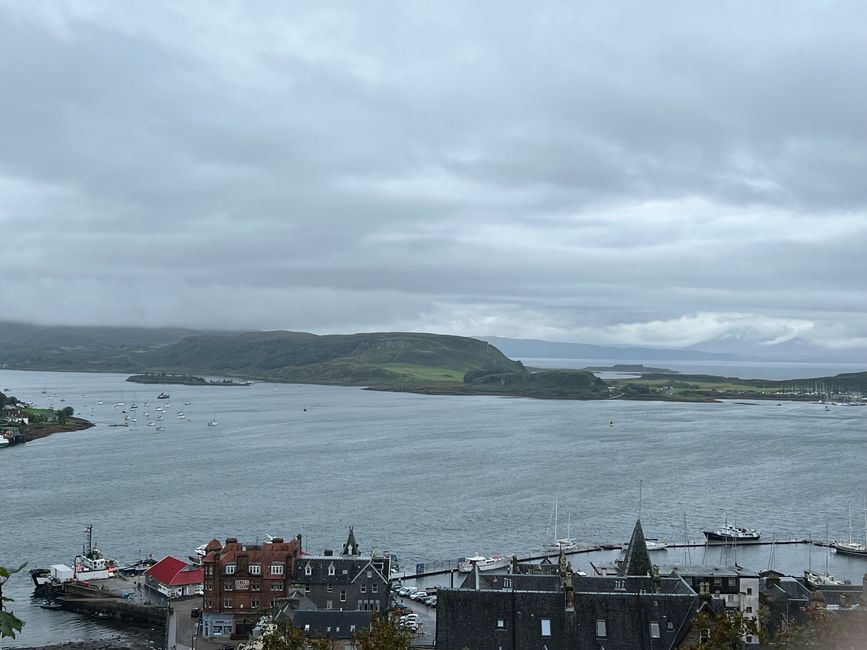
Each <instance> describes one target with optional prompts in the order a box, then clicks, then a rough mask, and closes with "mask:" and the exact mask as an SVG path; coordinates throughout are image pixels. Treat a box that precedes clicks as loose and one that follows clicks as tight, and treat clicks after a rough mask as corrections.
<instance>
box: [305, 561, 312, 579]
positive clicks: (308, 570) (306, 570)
mask: <svg viewBox="0 0 867 650" xmlns="http://www.w3.org/2000/svg"><path fill="white" fill-rule="evenodd" d="M304 575H306V576H309V575H313V567H312V566H310V565H309V564H308V565H307V566H306V567H304Z"/></svg>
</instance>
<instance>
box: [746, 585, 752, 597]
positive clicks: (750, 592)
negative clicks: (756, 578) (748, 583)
mask: <svg viewBox="0 0 867 650" xmlns="http://www.w3.org/2000/svg"><path fill="white" fill-rule="evenodd" d="M752 595H753V588H752V587H747V596H752Z"/></svg>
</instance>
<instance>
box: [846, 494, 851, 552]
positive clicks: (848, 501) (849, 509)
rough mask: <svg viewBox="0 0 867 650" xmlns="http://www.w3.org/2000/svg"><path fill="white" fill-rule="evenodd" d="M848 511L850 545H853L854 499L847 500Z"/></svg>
mask: <svg viewBox="0 0 867 650" xmlns="http://www.w3.org/2000/svg"><path fill="white" fill-rule="evenodd" d="M846 509H847V510H848V511H849V544H850V545H851V544H852V499H851V498H850V499H846Z"/></svg>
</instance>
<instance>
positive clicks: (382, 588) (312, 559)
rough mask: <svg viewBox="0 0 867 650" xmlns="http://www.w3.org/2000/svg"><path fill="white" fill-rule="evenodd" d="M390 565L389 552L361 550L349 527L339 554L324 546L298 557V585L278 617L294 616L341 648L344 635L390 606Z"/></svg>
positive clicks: (309, 631)
mask: <svg viewBox="0 0 867 650" xmlns="http://www.w3.org/2000/svg"><path fill="white" fill-rule="evenodd" d="M390 567H391V558H390V557H389V556H388V555H384V556H383V555H377V554H375V553H370V554H364V555H362V553H361V549H360V548H359V546H358V543H357V541H356V539H355V532H354V530H353V529H352V528H350V529H349V535H348V537H347V540H346V543H345V544H344V545H343V549H342V551H341V552H340V554H339V555H337V554H335V553H334V551H332V550H330V549H325V550H324V551H323V553H322V555H306V554H305V555H303V556H301V557H300V558H299V559H298V560H297V562H296V563H295V574H294V576H293V583H294V585H295V589H294V590H293V591H292V592H291V593H290V594H289V595H288V597H287V599H286V601H285V603H284V604H283V606H282V607H281V609H280V612H279V613H278V615H277V617H276V620H278V621H284V620H288V621H291V622H292V624H293V625H295V626H296V627H298V628H300V629H301V630H303V631H304V633H305V634H306V635H308V636H311V637H324V636H327V637H329V638H331V639H333V640H334V641H335V643H336V645H335V647H339V648H341V649H342V648H343V647H344V645H343V644H342V642H341V640H344V641H345V640H351V639H352V635H353V634H354V633H355V632H356V631H357V630H359V629H361V627H367V626H368V625H369V624H370V617H371V616H372V615H375V614H376V613H382V614H385V612H386V611H387V610H388V603H389V583H388V576H389V573H390V571H391V568H390Z"/></svg>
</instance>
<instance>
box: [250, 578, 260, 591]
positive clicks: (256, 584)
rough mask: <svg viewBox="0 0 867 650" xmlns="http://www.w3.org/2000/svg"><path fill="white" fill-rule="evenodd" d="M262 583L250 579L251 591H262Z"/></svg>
mask: <svg viewBox="0 0 867 650" xmlns="http://www.w3.org/2000/svg"><path fill="white" fill-rule="evenodd" d="M261 590H262V584H261V583H260V582H259V581H258V580H251V581H250V591H261Z"/></svg>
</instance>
